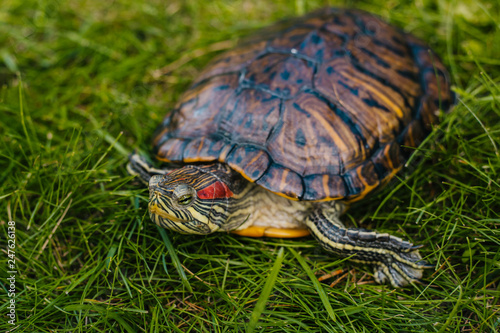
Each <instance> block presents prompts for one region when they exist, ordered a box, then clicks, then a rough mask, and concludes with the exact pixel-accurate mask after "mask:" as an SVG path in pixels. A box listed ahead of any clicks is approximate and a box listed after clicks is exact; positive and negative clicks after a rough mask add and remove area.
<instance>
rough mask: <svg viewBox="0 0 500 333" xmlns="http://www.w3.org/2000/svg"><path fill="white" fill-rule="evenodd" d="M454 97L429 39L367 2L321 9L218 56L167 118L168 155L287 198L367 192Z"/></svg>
mask: <svg viewBox="0 0 500 333" xmlns="http://www.w3.org/2000/svg"><path fill="white" fill-rule="evenodd" d="M453 102H454V95H453V93H452V92H451V91H450V80H449V75H448V73H447V71H446V69H445V67H444V66H443V64H442V63H441V61H440V60H439V59H438V57H437V56H436V55H435V54H434V53H433V52H432V51H430V50H429V47H428V46H426V45H425V44H424V43H423V42H421V41H420V40H418V39H417V38H415V37H413V36H412V35H409V34H407V33H405V32H402V31H400V30H399V29H397V28H395V27H393V26H391V25H389V24H387V23H385V22H384V21H382V20H380V19H379V18H377V17H375V16H373V15H371V14H368V13H366V12H362V11H358V10H349V9H323V10H321V11H318V12H315V13H312V14H309V15H307V16H304V17H302V18H299V19H296V20H292V21H288V22H285V23H280V24H278V25H276V26H273V27H271V28H269V29H267V30H264V31H263V32H262V33H261V34H259V37H258V38H253V39H252V40H250V41H247V42H246V43H243V44H241V45H240V46H239V47H237V48H235V49H233V50H231V51H229V52H226V53H224V54H222V55H220V56H218V57H217V58H215V59H214V60H213V61H212V62H211V64H210V65H209V66H208V67H207V68H206V69H205V70H204V71H203V72H202V73H201V74H200V76H199V77H198V79H197V80H196V81H195V82H194V83H193V85H192V86H191V88H190V89H189V90H188V91H187V92H186V93H185V94H184V95H183V97H182V98H181V99H180V101H179V103H178V105H177V106H176V108H175V109H174V110H173V111H172V112H171V113H169V114H168V115H167V117H166V118H165V119H164V121H163V123H162V124H161V126H160V127H159V128H158V130H157V132H156V134H155V138H154V147H155V152H156V154H157V157H158V158H159V159H160V160H162V161H168V162H183V163H193V162H211V161H219V162H223V163H227V164H228V165H229V166H230V167H231V168H233V169H234V170H236V171H238V172H239V173H241V174H242V175H243V176H244V177H245V178H246V179H248V180H249V181H251V182H255V183H256V184H258V185H260V186H262V187H264V188H266V189H267V190H269V191H272V192H275V193H277V194H280V195H282V196H285V197H288V198H290V199H298V200H310V201H321V200H339V199H343V200H351V201H353V200H358V199H360V198H362V197H364V196H365V195H366V194H367V193H369V192H371V191H372V190H374V189H375V188H377V187H378V186H379V185H381V184H383V183H385V182H387V181H388V180H389V179H390V178H391V177H392V176H393V175H394V174H395V173H396V172H397V171H398V170H399V169H400V168H401V166H402V165H403V163H404V162H405V160H406V159H407V158H408V156H409V154H410V153H411V151H412V149H411V148H408V147H417V146H418V145H419V144H420V143H421V142H422V140H423V139H424V138H425V137H426V136H427V134H428V133H429V132H430V130H431V129H432V124H433V123H436V122H437V120H438V114H439V110H448V109H449V108H450V106H451V105H452V104H453Z"/></svg>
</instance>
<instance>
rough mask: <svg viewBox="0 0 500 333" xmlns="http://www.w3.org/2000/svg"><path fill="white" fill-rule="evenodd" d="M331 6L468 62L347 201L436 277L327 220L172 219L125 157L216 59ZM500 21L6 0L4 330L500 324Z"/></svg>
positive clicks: (310, 4) (486, 327)
mask: <svg viewBox="0 0 500 333" xmlns="http://www.w3.org/2000/svg"><path fill="white" fill-rule="evenodd" d="M325 5H331V6H351V7H357V8H361V9H364V10H367V11H370V12H373V13H375V14H377V15H379V16H381V17H383V18H384V19H386V20H387V21H389V22H391V23H392V24H395V25H396V26H399V27H400V28H402V29H404V30H405V31H408V32H411V33H413V34H415V35H416V36H418V37H419V38H421V39H423V40H425V41H426V42H428V43H429V45H430V46H431V47H432V48H433V49H434V50H435V51H436V53H437V54H439V55H440V57H441V58H442V59H443V61H444V63H445V64H446V66H447V67H448V68H449V69H450V73H451V78H452V82H453V90H454V91H455V92H456V93H457V95H458V96H459V98H458V101H457V105H456V107H455V108H454V110H453V112H451V113H450V114H448V115H442V116H441V118H442V122H441V124H440V125H439V126H436V127H435V129H434V131H433V132H432V134H431V135H430V136H429V138H428V140H426V141H425V143H424V144H423V145H422V146H421V147H420V148H419V149H418V151H416V153H415V154H414V155H413V157H412V159H411V161H410V164H409V166H408V167H406V168H404V169H403V170H402V172H401V173H399V174H398V177H397V179H395V180H394V181H392V182H391V183H390V184H389V185H388V186H387V187H385V188H384V189H383V190H382V191H379V192H377V193H376V194H375V195H373V196H371V197H370V198H368V199H366V200H364V201H363V202H362V203H361V204H358V205H356V206H354V207H353V209H351V210H350V212H348V214H346V215H345V216H344V217H343V218H344V221H346V222H348V223H351V224H356V225H360V226H362V227H365V228H375V227H376V228H377V229H379V230H382V231H384V232H390V233H392V234H395V235H397V236H399V237H404V238H405V239H408V240H410V241H412V242H413V243H416V244H423V245H425V247H424V248H422V249H421V250H420V252H421V253H422V255H423V256H424V257H425V259H426V260H427V261H429V262H431V263H432V264H433V265H434V267H435V269H430V270H427V271H426V273H425V275H424V278H423V281H422V282H423V283H422V284H416V285H413V286H408V287H405V288H400V289H395V288H393V287H391V286H389V285H377V284H376V283H375V282H374V280H373V277H372V275H371V268H370V267H366V266H363V265H355V264H353V263H350V262H347V261H345V260H342V259H339V258H336V257H333V256H330V255H328V254H326V253H325V252H323V251H322V250H321V249H320V248H319V246H318V245H317V243H316V242H315V241H314V239H313V238H312V237H308V238H304V239H299V240H281V239H270V238H268V239H252V238H244V237H238V236H232V235H228V234H222V233H221V234H213V235H209V236H206V237H201V236H186V235H180V234H175V233H172V232H170V231H166V232H165V231H160V230H159V229H158V228H157V227H156V226H155V225H154V224H153V223H152V222H151V221H150V220H149V217H148V214H147V211H146V207H147V196H148V193H147V191H146V189H144V188H143V187H142V186H140V185H138V184H137V183H136V182H134V181H133V180H132V177H130V176H129V175H128V174H127V173H126V170H125V164H126V162H127V154H128V153H130V152H131V151H132V150H133V149H140V150H141V151H143V152H144V153H146V154H148V153H150V152H151V145H150V142H151V138H152V134H153V131H154V130H155V128H156V126H157V125H158V124H159V123H160V121H161V119H162V118H163V117H164V115H165V114H166V113H167V112H168V111H169V110H171V109H172V108H173V106H174V105H175V102H176V101H177V100H178V98H179V96H180V94H182V92H183V91H184V90H185V89H186V88H187V87H188V86H189V84H190V82H192V81H193V80H194V79H195V78H196V77H197V75H198V74H199V73H200V71H201V70H202V69H203V67H204V66H205V65H206V64H207V63H208V61H209V60H210V59H211V58H212V57H213V56H215V55H216V54H218V53H220V52H221V51H223V50H225V49H227V48H230V47H231V46H233V45H235V44H236V43H237V41H238V39H239V38H241V37H242V36H246V35H248V34H250V33H251V32H252V31H255V30H256V29H258V28H260V27H264V26H266V25H268V24H270V23H272V22H275V21H277V20H279V19H281V18H285V17H293V16H298V15H301V14H304V13H306V12H309V11H311V10H314V9H316V8H320V7H322V6H325ZM499 22H500V3H499V2H498V1H496V0H490V1H486V0H480V1H472V0H439V1H433V0H419V1H416V2H415V3H413V2H410V1H405V2H402V3H400V2H398V1H394V0H389V1H381V0H372V1H362V2H355V1H338V2H334V1H304V0H296V1H284V0H283V1H273V2H270V1H264V0H251V1H250V0H241V1H224V0H214V1H194V0H192V1H181V0H172V1H165V0H163V1H162V0H148V1H142V0H140V1H134V0H117V1H96V0H87V1H85V0H72V1H55V0H54V1H50V0H47V1H44V0H39V1H34V0H3V1H2V5H1V8H0V87H1V88H0V89H1V90H0V115H1V117H0V133H1V134H2V145H1V147H0V189H1V190H0V198H1V201H0V234H1V235H0V248H1V256H0V267H1V269H0V274H1V276H0V286H1V287H2V292H1V293H0V300H1V303H0V304H2V305H0V316H1V317H0V318H1V319H0V329H1V330H2V331H4V332H9V331H15V332H242V331H245V330H246V329H247V330H248V331H252V330H254V331H255V332H497V331H500V252H499V248H500V153H499V150H500V57H499V55H500V24H499ZM9 221H14V223H12V222H10V223H9ZM9 226H10V227H12V226H14V228H11V229H9V228H8V227H9ZM13 229H15V233H13V232H9V231H12V230H13ZM10 235H15V248H13V250H14V251H15V263H16V266H15V267H14V270H15V271H16V273H7V271H11V270H13V268H9V266H8V265H9V264H11V263H12V262H9V261H8V260H12V259H13V258H14V255H13V253H12V252H10V254H11V257H9V252H8V250H9V247H8V246H9V244H13V243H12V242H10V243H8V242H7V239H8V237H9V236H10ZM10 237H13V236H10ZM339 270H342V273H340V274H337V275H335V274H334V275H335V276H333V277H331V278H328V279H326V280H323V281H322V282H320V283H318V282H317V279H318V278H319V277H320V276H323V275H325V274H328V273H332V272H336V273H338V272H339ZM11 275H14V276H15V297H10V296H9V289H11V287H10V282H11V281H12V280H7V277H9V276H11ZM11 293H12V292H11ZM11 300H14V301H15V315H16V319H15V321H14V322H12V323H14V325H12V324H11V323H9V322H8V321H9V320H10V318H9V317H8V316H7V314H8V313H10V309H9V308H8V306H10V304H11V303H10V301H11Z"/></svg>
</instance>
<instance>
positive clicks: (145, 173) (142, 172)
mask: <svg viewBox="0 0 500 333" xmlns="http://www.w3.org/2000/svg"><path fill="white" fill-rule="evenodd" d="M128 159H129V162H128V164H127V171H128V173H129V174H131V175H135V176H137V177H138V178H139V180H140V181H142V182H143V183H144V184H146V185H148V184H149V180H150V179H151V177H153V176H157V175H158V176H163V175H165V174H167V173H169V172H170V171H172V170H174V169H173V168H172V169H169V168H165V169H156V168H154V167H153V166H152V165H151V164H149V163H148V162H147V161H146V160H145V159H144V157H142V156H141V155H139V154H135V153H134V154H131V155H130V156H129V158H128Z"/></svg>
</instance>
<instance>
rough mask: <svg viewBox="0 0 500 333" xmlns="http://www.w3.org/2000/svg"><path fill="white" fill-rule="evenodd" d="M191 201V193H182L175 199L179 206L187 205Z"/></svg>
mask: <svg viewBox="0 0 500 333" xmlns="http://www.w3.org/2000/svg"><path fill="white" fill-rule="evenodd" d="M192 201H193V196H192V195H191V194H184V195H183V196H182V197H180V198H179V199H177V203H178V204H179V205H181V206H187V205H189V204H190V203H191V202H192Z"/></svg>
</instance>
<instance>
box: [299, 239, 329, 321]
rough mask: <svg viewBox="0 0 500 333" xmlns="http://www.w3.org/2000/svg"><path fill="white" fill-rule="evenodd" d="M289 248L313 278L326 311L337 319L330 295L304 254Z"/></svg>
mask: <svg viewBox="0 0 500 333" xmlns="http://www.w3.org/2000/svg"><path fill="white" fill-rule="evenodd" d="M289 250H290V252H292V254H293V255H294V257H295V258H296V259H297V261H298V262H299V263H300V265H301V266H302V268H303V269H304V271H305V272H306V274H307V276H309V278H310V279H311V281H312V283H313V285H314V288H315V289H316V291H317V292H318V295H319V298H320V299H321V302H322V303H323V306H324V307H325V309H326V312H328V315H329V316H330V318H331V319H332V320H333V321H336V316H335V313H334V312H333V309H332V305H331V304H330V301H329V300H328V295H327V294H326V292H325V290H324V289H323V286H322V285H321V283H319V281H318V279H317V278H316V276H315V275H314V273H313V272H312V270H311V268H309V266H307V263H306V261H305V260H304V258H302V256H301V255H300V254H299V253H297V251H295V250H294V249H292V248H289Z"/></svg>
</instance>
